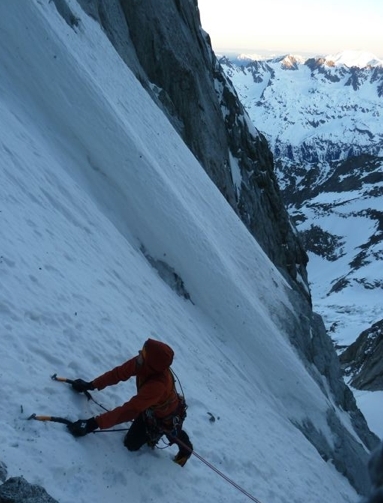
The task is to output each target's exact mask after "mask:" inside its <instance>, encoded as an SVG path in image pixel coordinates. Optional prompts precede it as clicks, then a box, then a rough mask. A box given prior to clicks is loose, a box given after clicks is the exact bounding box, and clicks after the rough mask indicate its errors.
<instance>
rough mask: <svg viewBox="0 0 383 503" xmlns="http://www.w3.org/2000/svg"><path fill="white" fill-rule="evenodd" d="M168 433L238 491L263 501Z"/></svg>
mask: <svg viewBox="0 0 383 503" xmlns="http://www.w3.org/2000/svg"><path fill="white" fill-rule="evenodd" d="M166 433H168V434H169V436H170V437H171V438H172V439H174V441H175V442H176V443H177V444H179V445H181V446H182V447H183V448H184V449H187V450H188V451H189V452H191V454H194V456H195V457H196V458H198V459H199V460H200V461H202V463H205V465H206V466H208V467H209V468H211V469H212V470H213V471H214V472H215V473H217V474H218V475H219V476H220V477H222V478H223V479H224V480H226V482H229V484H231V485H232V486H233V487H235V488H236V489H237V490H238V491H240V492H241V493H242V494H244V495H245V496H247V497H248V498H249V499H251V501H255V503H261V502H260V501H259V500H258V499H257V498H256V497H255V496H253V495H252V494H250V493H248V492H247V491H246V490H245V489H243V487H241V486H240V485H238V484H237V483H236V482H234V480H232V479H231V478H229V477H228V476H227V475H225V474H224V473H223V472H221V471H220V470H218V468H216V467H215V466H213V465H212V464H211V463H209V461H207V460H206V459H204V458H203V457H202V456H200V455H199V454H197V453H196V452H195V451H194V450H192V449H190V447H189V446H187V445H186V444H185V443H184V442H182V441H181V440H179V439H178V438H177V437H175V436H173V435H171V434H170V432H166Z"/></svg>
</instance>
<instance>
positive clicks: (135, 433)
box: [124, 414, 193, 455]
mask: <svg viewBox="0 0 383 503" xmlns="http://www.w3.org/2000/svg"><path fill="white" fill-rule="evenodd" d="M162 435H166V437H167V439H168V440H169V442H170V443H171V444H174V443H176V444H177V445H178V447H179V449H180V450H179V453H182V454H185V455H190V454H191V451H192V450H193V444H192V443H191V442H190V439H189V435H188V434H187V433H186V431H184V430H182V429H181V430H179V431H178V433H177V436H173V435H170V434H168V433H166V432H163V433H162ZM162 435H161V434H160V437H161V436H162ZM160 437H159V438H160ZM151 440H152V439H151V437H150V435H149V434H148V429H147V424H146V422H145V416H144V414H140V415H139V416H138V417H137V418H136V419H135V420H134V421H133V423H132V426H131V427H130V428H129V431H128V433H127V434H126V435H125V438H124V445H125V447H126V448H127V449H128V450H129V451H138V449H140V448H141V447H142V446H143V445H144V444H146V443H147V442H150V441H151ZM178 440H179V442H178Z"/></svg>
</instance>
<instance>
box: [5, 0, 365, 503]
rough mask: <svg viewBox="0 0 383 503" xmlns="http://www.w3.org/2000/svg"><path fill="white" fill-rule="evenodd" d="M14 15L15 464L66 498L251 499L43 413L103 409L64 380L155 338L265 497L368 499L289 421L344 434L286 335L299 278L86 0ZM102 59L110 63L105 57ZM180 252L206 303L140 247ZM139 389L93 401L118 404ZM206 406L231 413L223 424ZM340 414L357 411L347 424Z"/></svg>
mask: <svg viewBox="0 0 383 503" xmlns="http://www.w3.org/2000/svg"><path fill="white" fill-rule="evenodd" d="M68 3H69V4H70V5H71V7H72V8H73V10H74V11H75V12H76V15H77V16H78V18H79V20H80V22H79V24H78V26H77V27H75V29H72V28H71V27H69V26H68V25H67V24H66V23H65V22H64V20H63V19H62V18H61V17H60V15H59V14H58V13H57V11H56V8H55V6H54V4H53V3H52V2H49V1H48V0H41V1H40V0H29V1H28V2H23V1H22V0H15V1H13V2H8V3H6V4H5V3H4V2H3V3H1V4H0V28H1V30H0V34H1V35H0V66H1V69H2V72H1V74H0V109H1V112H0V113H1V118H2V120H1V125H0V128H1V136H0V159H1V170H0V176H1V180H0V194H1V195H0V243H1V250H0V275H1V283H0V313H1V318H0V319H1V334H2V335H1V336H2V344H1V371H0V376H1V390H2V394H1V401H0V418H1V419H0V425H1V427H0V431H1V432H2V436H1V447H0V460H2V461H4V462H5V463H6V464H7V466H8V471H9V476H18V475H24V476H25V477H26V478H27V480H29V481H30V482H33V483H40V484H42V485H44V486H45V487H46V489H47V490H48V492H49V493H50V494H51V495H52V496H53V497H54V498H56V499H57V500H58V501H59V502H60V503H69V502H73V501H76V502H78V503H87V502H89V501H92V502H94V503H104V502H106V501H108V502H120V501H121V502H122V501H126V498H127V495H129V500H130V501H135V502H141V501H142V502H149V501H156V502H162V501H164V502H165V501H166V502H167V503H173V502H174V503H175V502H179V501H190V502H191V501H193V502H196V503H198V502H205V501H206V500H213V501H220V502H230V503H231V502H233V501H238V502H240V501H247V500H248V498H246V496H245V495H243V494H242V493H240V492H239V491H238V490H237V489H235V488H234V487H233V486H231V485H230V484H228V483H227V482H226V481H225V480H223V479H222V478H220V477H219V476H218V475H217V474H216V473H214V472H213V471H212V470H211V469H209V468H208V467H207V466H206V465H205V464H203V463H201V461H199V460H198V459H197V458H196V457H193V458H192V459H191V460H190V461H189V462H188V464H187V465H186V467H185V468H184V469H180V468H179V467H178V466H177V465H175V464H173V463H172V462H171V457H172V455H174V453H175V447H171V448H169V449H168V450H155V451H151V450H149V449H142V451H140V452H138V453H128V452H127V451H126V450H125V448H124V447H123V445H122V437H123V434H124V433H123V432H116V433H99V434H94V435H89V436H87V437H85V438H81V439H74V438H73V437H71V436H70V435H69V434H68V433H67V431H66V429H65V427H64V426H62V425H60V424H54V423H46V424H43V423H39V422H35V421H27V420H26V419H27V418H28V417H29V415H30V414H32V413H38V414H52V415H57V416H65V417H68V418H70V419H73V420H75V419H77V418H87V417H90V416H93V415H96V414H99V413H100V412H101V411H100V409H99V408H98V407H97V406H96V405H95V404H93V403H92V402H87V401H86V400H85V398H84V397H82V396H78V395H75V394H74V393H72V391H71V389H70V388H69V387H67V386H66V385H63V384H59V383H56V382H54V381H52V380H51V379H50V375H52V374H53V373H56V372H57V373H58V374H59V375H63V376H66V377H69V378H76V377H83V378H86V379H93V378H94V377H96V376H97V375H99V374H101V373H102V372H104V371H105V370H107V369H110V368H112V367H113V366H115V365H117V364H120V363H122V362H123V361H124V360H126V359H127V358H129V357H131V356H132V355H133V354H135V353H136V351H137V350H138V349H139V348H140V347H141V346H142V343H143V342H144V341H145V340H146V338H148V337H153V338H158V339H161V340H164V341H165V342H167V343H169V344H170V345H171V346H172V347H173V348H174V349H175V353H176V358H175V363H174V370H175V372H176V373H177V375H178V376H179V377H180V379H181V382H182V385H183V388H184V391H185V394H186V396H187V400H188V404H189V410H188V418H187V420H186V424H185V428H186V430H187V431H188V433H189V434H190V436H191V439H192V441H193V443H194V447H195V450H196V452H197V453H198V454H200V455H201V456H203V457H204V458H205V459H207V460H208V461H209V462H210V463H212V464H213V465H214V466H216V467H217V468H218V469H219V470H221V471H223V472H224V473H225V474H226V475H228V476H229V477H231V478H232V479H233V480H235V482H236V483H237V484H239V485H240V486H241V487H244V488H245V489H246V491H248V492H249V493H251V494H253V495H254V496H255V497H256V498H258V499H259V500H260V501H262V502H264V503H273V502H275V503H276V502H281V501H285V500H286V499H287V498H288V500H289V502H290V503H301V502H306V501H307V495H308V494H309V495H310V502H311V503H319V502H320V503H322V502H323V501H326V502H329V503H342V502H356V501H357V500H358V497H357V495H356V493H355V491H354V490H353V489H352V488H351V486H350V485H349V483H348V482H347V480H346V479H345V478H343V477H342V476H341V475H340V474H339V473H338V472H337V471H336V470H335V468H334V467H333V465H332V464H331V462H327V463H326V462H325V461H324V460H323V459H322V458H321V457H320V456H319V454H318V453H317V451H316V450H315V449H314V448H313V447H312V445H311V444H310V443H309V442H308V441H307V440H306V439H305V437H304V436H303V435H302V434H301V433H300V431H299V430H298V429H296V428H295V427H294V426H293V424H292V422H293V421H295V422H302V421H303V420H305V419H308V420H311V421H312V422H313V423H314V424H315V425H316V427H317V428H318V429H320V430H321V431H322V433H323V435H325V436H326V437H327V440H328V441H329V442H333V439H332V438H331V434H330V432H329V430H328V427H327V423H326V418H325V414H326V410H327V408H328V407H329V406H331V402H330V399H329V398H327V397H325V396H324V395H323V394H322V393H321V391H320V390H319V388H318V386H317V384H316V383H315V382H314V381H313V380H312V379H311V378H310V377H309V375H308V374H307V373H306V371H305V369H304V366H303V364H302V363H301V362H300V360H299V359H298V358H297V356H296V354H295V352H294V350H293V349H292V348H291V346H290V344H289V342H288V339H287V336H286V334H285V333H284V332H283V326H282V322H281V320H279V319H278V315H277V313H278V310H279V309H280V308H281V307H283V308H284V309H283V311H285V309H286V308H287V309H292V308H291V306H289V304H288V300H287V296H286V288H287V286H286V284H285V283H284V281H283V279H282V277H281V276H280V275H279V273H278V271H277V270H276V269H275V268H274V267H273V265H272V264H271V263H270V262H269V260H268V259H267V258H266V256H265V254H264V253H263V252H262V250H261V249H260V247H259V246H258V244H257V243H256V242H255V241H254V240H253V239H252V238H251V236H250V235H249V234H248V232H247V231H246V229H245V227H244V226H243V225H242V223H241V222H240V221H239V219H238V218H237V217H236V215H235V214H234V213H233V211H232V210H231V209H230V208H229V206H228V205H227V203H226V202H225V200H224V199H223V197H222V196H221V195H220V193H219V192H218V190H217V189H216V187H215V186H214V185H213V184H212V183H211V181H210V180H209V179H208V177H207V175H206V174H205V173H204V171H203V170H202V169H201V167H200V165H199V164H198V162H197V161H196V160H195V158H194V157H193V156H192V155H191V153H190V152H189V150H188V149H187V148H186V147H185V145H184V144H183V142H182V141H181V139H180V138H179V136H178V135H177V134H176V133H175V131H174V130H173V129H172V127H171V125H170V124H169V123H168V121H167V120H166V119H165V117H164V116H163V114H162V113H161V112H160V111H159V110H158V109H157V108H156V107H155V106H154V105H153V102H152V101H151V100H150V98H149V97H148V96H147V94H146V93H145V91H144V90H143V89H142V87H141V86H140V84H139V83H138V82H137V81H136V79H135V78H134V76H133V75H132V74H131V72H130V71H129V70H128V69H127V68H126V67H125V66H124V64H123V63H122V61H121V60H120V58H119V57H118V56H117V54H116V53H115V52H114V50H113V48H112V47H111V45H110V44H109V42H108V41H107V39H106V37H105V36H104V34H103V33H102V31H101V30H100V28H99V27H98V25H97V24H96V23H94V22H93V21H92V20H91V19H90V18H87V17H86V16H85V15H84V14H83V13H82V11H81V9H80V8H79V7H78V6H77V4H76V2H75V1H74V0H71V1H70V2H68ZM101 63H102V64H101ZM142 246H144V247H145V249H146V250H147V252H148V253H149V254H150V255H151V256H152V257H154V258H156V259H161V260H164V261H166V262H167V263H168V264H169V265H170V266H171V267H173V268H174V270H175V271H176V272H177V273H178V274H179V275H180V277H181V278H182V279H183V281H184V283H185V287H186V289H187V290H188V292H189V294H190V296H191V299H192V301H193V302H190V301H186V300H185V299H183V298H181V297H179V296H177V295H176V293H175V292H173V291H172V290H171V289H170V288H169V287H168V286H167V285H166V284H165V283H164V282H163V281H162V280H161V278H160V277H159V275H158V273H157V272H156V270H154V269H153V268H152V267H151V266H150V264H149V263H148V261H147V260H146V258H145V257H144V255H143V253H142V252H141V247H142ZM133 393H134V385H133V383H132V382H127V383H123V384H120V385H119V386H116V387H114V388H108V389H107V390H104V391H103V392H102V393H97V392H94V396H95V398H96V399H97V400H98V401H100V402H101V403H102V404H103V405H105V406H106V407H108V408H112V407H114V406H116V405H119V404H121V403H122V402H124V401H125V400H127V399H128V398H129V397H130V396H131V394H133ZM209 413H210V414H213V415H214V417H215V418H216V421H215V422H211V421H209V419H210V415H209ZM339 417H340V419H341V421H343V422H345V423H346V424H348V422H349V418H348V417H347V415H345V414H341V413H339Z"/></svg>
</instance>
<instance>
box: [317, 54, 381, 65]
mask: <svg viewBox="0 0 383 503" xmlns="http://www.w3.org/2000/svg"><path fill="white" fill-rule="evenodd" d="M324 60H325V64H327V65H328V66H347V67H349V68H351V67H357V68H366V67H375V66H381V67H383V60H382V59H379V58H377V57H376V56H375V55H374V54H372V53H371V52H366V51H343V52H338V53H337V54H335V55H328V56H326V57H325V58H324Z"/></svg>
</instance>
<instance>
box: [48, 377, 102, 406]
mask: <svg viewBox="0 0 383 503" xmlns="http://www.w3.org/2000/svg"><path fill="white" fill-rule="evenodd" d="M51 379H53V380H54V381H58V382H65V383H67V384H73V383H74V380H73V379H67V378H66V377H58V376H57V374H53V375H52V376H51ZM83 393H84V395H85V396H86V397H87V399H88V400H93V398H92V395H91V394H90V393H89V391H84V392H83Z"/></svg>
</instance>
